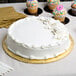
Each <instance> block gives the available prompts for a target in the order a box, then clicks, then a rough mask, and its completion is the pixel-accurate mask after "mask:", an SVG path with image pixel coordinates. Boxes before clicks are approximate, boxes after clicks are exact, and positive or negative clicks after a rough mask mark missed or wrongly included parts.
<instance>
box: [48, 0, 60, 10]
mask: <svg viewBox="0 0 76 76" xmlns="http://www.w3.org/2000/svg"><path fill="white" fill-rule="evenodd" d="M47 2H48V8H49V9H50V10H54V9H55V8H56V7H57V6H58V4H59V3H60V0H47Z"/></svg>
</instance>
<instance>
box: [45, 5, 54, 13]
mask: <svg viewBox="0 0 76 76" xmlns="http://www.w3.org/2000/svg"><path fill="white" fill-rule="evenodd" d="M44 10H45V11H46V12H48V13H52V12H53V10H50V9H49V8H48V5H46V6H45V7H44Z"/></svg>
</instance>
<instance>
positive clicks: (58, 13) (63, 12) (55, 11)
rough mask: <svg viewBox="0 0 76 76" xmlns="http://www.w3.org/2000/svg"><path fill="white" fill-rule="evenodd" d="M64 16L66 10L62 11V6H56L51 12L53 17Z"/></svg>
mask: <svg viewBox="0 0 76 76" xmlns="http://www.w3.org/2000/svg"><path fill="white" fill-rule="evenodd" d="M65 14H66V10H65V9H64V7H63V5H58V6H57V7H56V9H55V10H54V11H53V15H57V16H60V15H65Z"/></svg>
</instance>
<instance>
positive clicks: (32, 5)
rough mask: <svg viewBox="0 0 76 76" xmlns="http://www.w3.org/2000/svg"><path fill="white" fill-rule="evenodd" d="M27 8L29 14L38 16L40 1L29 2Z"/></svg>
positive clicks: (28, 0)
mask: <svg viewBox="0 0 76 76" xmlns="http://www.w3.org/2000/svg"><path fill="white" fill-rule="evenodd" d="M26 6H27V9H28V12H29V13H30V14H36V13H37V11H38V1H37V0H27V2H26Z"/></svg>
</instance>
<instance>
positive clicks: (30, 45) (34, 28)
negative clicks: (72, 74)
mask: <svg viewBox="0 0 76 76" xmlns="http://www.w3.org/2000/svg"><path fill="white" fill-rule="evenodd" d="M6 44H7V46H8V49H10V50H11V51H12V52H14V53H16V54H18V55H20V56H23V57H25V58H30V59H47V58H51V57H55V56H57V55H58V54H60V53H62V52H64V51H65V50H66V49H68V48H69V46H70V40H69V32H68V31H67V28H65V26H64V25H63V24H62V23H60V22H59V21H56V20H54V19H52V18H49V17H48V18H47V17H34V16H33V17H27V18H24V19H21V20H19V21H17V22H15V23H13V24H12V25H11V26H10V28H9V29H8V34H7V39H6Z"/></svg>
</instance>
